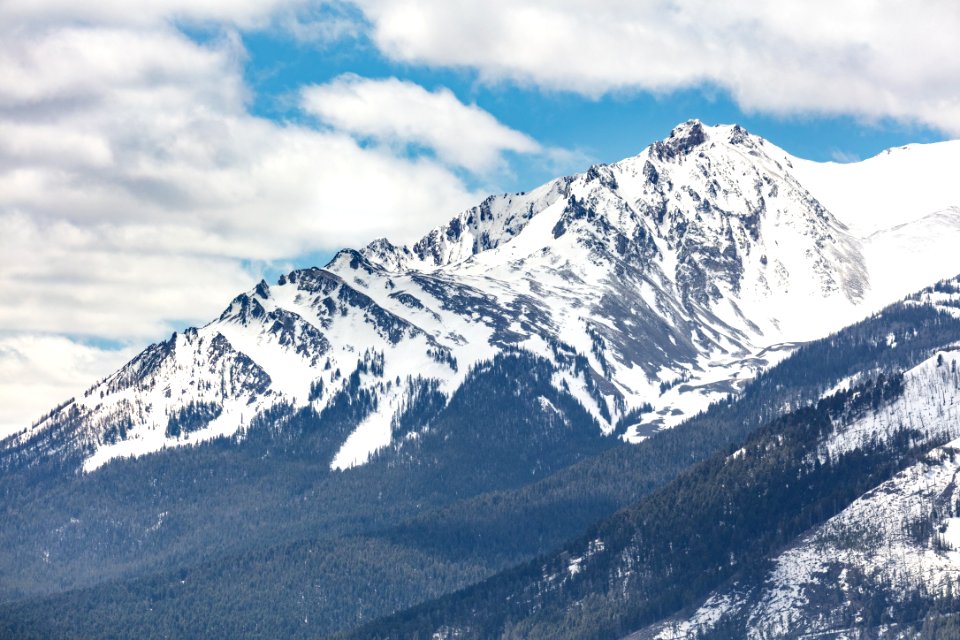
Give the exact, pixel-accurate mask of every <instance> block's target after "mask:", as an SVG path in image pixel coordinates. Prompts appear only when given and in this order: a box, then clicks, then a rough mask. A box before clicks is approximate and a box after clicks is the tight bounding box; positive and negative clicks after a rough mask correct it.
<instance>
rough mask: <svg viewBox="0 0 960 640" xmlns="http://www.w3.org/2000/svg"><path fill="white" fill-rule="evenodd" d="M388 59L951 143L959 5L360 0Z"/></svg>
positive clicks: (957, 113) (944, 0) (486, 77)
mask: <svg viewBox="0 0 960 640" xmlns="http://www.w3.org/2000/svg"><path fill="white" fill-rule="evenodd" d="M357 4H358V5H359V6H360V7H361V8H362V10H363V12H364V14H365V16H366V18H367V20H369V22H370V24H371V29H372V34H371V37H372V39H373V41H374V42H375V43H376V45H377V46H378V47H379V48H380V50H381V51H382V52H383V53H384V54H385V55H387V56H388V57H390V58H391V59H393V60H395V61H399V62H403V63H412V64H426V65H433V66H437V67H452V68H470V69H475V70H477V71H478V72H479V74H480V78H481V80H482V81H484V82H488V83H495V82H500V81H505V80H507V81H513V82H518V83H522V84H532V85H535V86H538V87H542V88H544V89H548V90H559V91H572V92H577V93H581V94H586V95H591V96H600V95H603V94H607V93H610V92H621V91H652V92H670V91H674V90H678V89H684V88H698V87H699V88H703V87H719V88H721V89H724V90H726V91H728V92H729V93H730V94H731V95H732V96H733V98H734V99H735V100H736V101H737V102H738V103H739V104H740V105H741V106H742V107H743V108H744V109H746V110H753V111H762V112H765V113H770V114H778V115H789V114H850V115H854V116H857V117H862V118H865V119H868V120H870V119H882V118H894V119H898V120H902V121H907V122H916V123H922V124H924V125H929V126H932V127H935V128H939V129H941V130H942V131H945V132H948V133H951V134H954V135H960V91H958V90H957V78H958V77H960V39H957V37H956V34H957V33H960V3H957V2H955V1H954V0H932V1H931V2H927V3H924V4H923V6H922V8H921V7H916V6H913V5H910V4H908V3H904V2H901V1H899V0H872V1H866V2H864V1H863V0H811V1H809V2H802V3H801V2H789V3H784V2H767V1H766V0H738V1H736V2H714V1H713V0H648V1H641V2H637V1H635V0H610V1H607V2H602V3H601V2H595V1H593V0H561V1H554V0H551V1H550V2H547V1H546V0H483V1H482V2H480V1H478V0H465V1H464V2H455V3H452V2H447V1H446V0H357Z"/></svg>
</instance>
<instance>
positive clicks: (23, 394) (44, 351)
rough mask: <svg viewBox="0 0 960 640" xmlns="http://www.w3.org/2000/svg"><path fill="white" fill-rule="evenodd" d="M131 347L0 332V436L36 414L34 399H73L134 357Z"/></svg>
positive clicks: (38, 410)
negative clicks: (101, 346)
mask: <svg viewBox="0 0 960 640" xmlns="http://www.w3.org/2000/svg"><path fill="white" fill-rule="evenodd" d="M135 352H136V350H135V349H132V348H121V349H100V348H97V347H93V346H89V345H84V344H79V343H77V342H74V341H72V340H69V339H67V338H64V337H60V336H43V335H19V336H0V380H3V381H4V383H3V384H2V385H0V438H3V437H5V436H7V435H10V434H12V433H14V432H16V431H19V430H20V429H22V428H24V427H26V426H28V425H29V424H31V423H32V422H33V421H35V420H36V419H38V418H39V417H40V412H41V411H43V410H44V409H38V407H37V404H36V402H37V399H38V398H50V399H56V400H52V402H51V406H47V407H46V409H52V408H53V406H52V403H53V402H60V401H63V400H66V399H68V398H71V397H73V396H75V395H77V394H78V393H81V392H82V391H83V390H84V389H87V388H89V387H90V385H91V384H92V383H93V382H94V381H95V380H97V379H98V378H100V377H102V376H103V374H104V373H105V372H107V371H111V370H113V369H116V368H118V367H119V366H120V365H122V364H123V363H124V362H126V361H127V360H129V359H130V358H132V357H133V355H134V354H135Z"/></svg>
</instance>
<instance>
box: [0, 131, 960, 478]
mask: <svg viewBox="0 0 960 640" xmlns="http://www.w3.org/2000/svg"><path fill="white" fill-rule="evenodd" d="M793 163H794V161H793V160H792V159H791V158H790V157H789V155H788V154H786V153H785V152H783V151H782V150H780V149H779V148H777V147H775V146H774V145H772V144H770V143H768V142H766V141H764V140H763V139H762V138H758V137H756V136H753V135H751V134H749V133H747V132H746V131H745V130H744V129H742V128H741V127H739V126H737V125H724V126H717V127H707V126H705V125H703V124H702V123H700V122H699V121H689V122H687V123H683V124H681V125H679V126H678V127H676V128H675V129H674V130H673V131H672V132H671V135H670V136H669V137H667V138H666V139H664V140H662V141H659V142H655V143H653V144H652V145H650V146H649V147H647V149H645V150H644V151H643V152H641V154H639V155H638V156H635V157H632V158H628V159H625V160H623V161H621V162H619V163H614V164H612V165H595V166H594V167H591V168H590V169H589V170H588V171H586V172H584V173H582V174H578V175H576V176H572V177H565V178H558V179H556V180H554V181H551V182H548V183H547V184H545V185H543V186H541V187H539V188H537V189H535V190H533V191H531V192H528V193H523V194H506V195H502V196H491V197H490V198H487V199H486V200H485V201H484V202H483V203H481V204H480V205H478V206H476V207H473V208H471V209H469V210H467V211H465V212H463V213H461V214H459V215H458V216H456V217H455V218H453V219H452V220H451V221H450V222H448V223H447V224H445V225H441V226H440V227H437V228H436V229H434V230H432V231H430V232H429V233H428V234H426V235H425V236H424V237H423V238H422V239H421V240H419V241H417V242H416V243H414V244H413V245H411V246H410V247H396V246H394V245H393V244H391V243H390V242H389V241H387V240H384V239H381V240H376V241H374V242H372V243H370V244H369V245H367V247H364V248H363V249H360V250H359V251H355V250H350V249H347V250H343V251H341V252H339V253H338V254H337V255H336V256H335V257H334V258H333V259H332V260H331V261H330V262H329V263H328V264H327V265H326V267H325V268H324V269H317V268H312V269H301V270H295V271H293V272H291V273H289V274H285V275H283V276H281V278H279V279H278V281H277V283H276V284H273V285H269V284H267V283H266V282H263V281H262V282H261V283H260V284H258V285H257V286H256V287H254V288H253V289H252V290H250V291H248V292H247V293H244V294H241V295H240V296H237V298H235V299H234V301H233V302H232V303H231V304H230V305H229V306H228V307H227V309H225V310H224V312H223V313H222V314H221V315H220V316H219V318H217V319H216V320H214V321H212V322H211V323H209V324H208V325H205V326H204V327H201V328H197V329H188V330H186V331H184V332H183V333H180V334H174V336H172V337H171V338H170V339H169V340H167V341H166V342H164V343H160V344H158V345H153V346H151V347H149V348H148V349H147V350H146V351H144V352H143V353H142V354H140V355H139V356H137V357H136V358H134V359H133V360H132V361H131V362H130V363H129V364H128V365H127V366H125V367H124V368H122V369H121V370H120V371H119V372H117V373H116V374H113V375H112V376H108V377H107V378H105V379H104V380H103V381H101V382H99V383H97V384H96V385H94V386H93V387H91V388H90V389H88V390H87V392H86V393H85V394H84V396H83V397H78V398H77V399H75V401H74V402H73V403H72V404H68V405H67V406H66V407H63V408H61V409H59V410H58V411H55V412H53V415H48V416H47V417H46V418H44V419H43V420H41V421H39V422H38V423H37V424H36V425H34V426H33V427H31V428H30V429H28V430H27V431H25V432H21V433H20V434H17V435H15V436H13V437H11V438H8V439H7V440H5V441H4V442H3V443H2V444H0V459H3V458H4V457H5V458H6V459H8V460H9V459H11V455H12V454H14V453H15V454H16V457H17V458H18V459H21V458H23V456H26V453H25V452H26V451H27V450H29V449H31V448H33V449H34V450H40V449H43V448H46V449H47V450H49V451H61V453H64V452H73V453H77V454H78V455H80V457H82V458H83V464H82V466H83V468H84V469H85V470H86V471H93V470H95V469H97V468H99V467H100V466H101V465H102V464H105V463H107V462H109V461H110V460H112V459H115V458H117V457H124V456H128V455H142V454H145V453H149V452H151V451H157V450H160V449H162V448H165V447H170V446H181V445H185V444H191V443H196V442H200V441H203V440H206V439H211V438H216V437H234V436H239V437H242V436H243V433H244V430H245V429H246V428H247V425H249V424H250V423H251V421H252V420H254V419H255V418H256V416H257V415H258V414H262V413H263V412H265V411H268V410H269V409H270V408H271V407H274V406H278V405H279V404H291V405H293V406H306V405H310V406H312V407H314V408H315V409H317V410H322V408H323V407H325V406H327V405H329V404H330V403H331V402H332V401H333V399H334V398H335V397H336V396H337V394H338V393H339V392H341V391H342V390H343V389H345V388H347V384H348V381H349V380H350V379H351V376H354V375H355V377H356V379H357V381H358V384H359V386H358V388H362V389H364V390H365V392H367V393H370V394H372V397H373V398H374V400H373V401H372V404H373V405H374V406H373V407H372V408H371V410H370V411H369V412H368V413H367V415H365V416H364V417H363V419H362V420H361V422H360V423H359V424H357V425H356V428H355V430H354V431H353V432H352V433H351V434H350V435H349V436H348V437H347V439H346V440H345V441H344V442H343V443H342V446H341V451H340V453H339V454H338V456H337V457H336V459H335V460H334V463H333V465H332V466H333V468H335V469H346V468H349V467H351V466H354V465H356V464H362V463H363V462H364V461H366V460H367V459H369V457H370V456H371V455H372V454H373V453H374V452H376V451H377V450H380V449H383V448H384V447H387V446H390V445H392V444H395V443H397V442H402V440H403V439H404V438H410V437H416V433H417V429H418V428H420V429H422V428H425V426H424V425H419V427H417V428H414V429H413V430H412V431H409V432H405V433H394V428H393V426H391V425H392V424H393V423H394V422H396V420H398V419H399V413H398V412H399V411H401V409H402V407H403V406H405V404H406V403H407V402H408V401H409V400H410V398H409V395H408V389H409V385H408V383H406V382H405V379H406V378H407V377H408V376H410V374H411V372H413V371H416V372H418V375H419V376H420V377H422V378H425V379H431V380H434V381H436V384H437V388H438V390H439V392H440V393H443V394H444V395H445V396H446V397H449V396H450V395H451V394H452V392H453V391H454V390H455V389H456V388H457V386H458V384H459V383H460V382H461V381H462V380H463V378H464V376H465V375H466V374H467V372H468V371H469V370H470V368H471V367H473V366H475V365H476V364H477V363H479V362H481V361H483V360H485V359H489V358H490V357H492V356H493V355H495V354H496V353H498V352H501V351H502V350H503V349H510V348H520V349H525V350H529V351H531V352H533V353H536V354H538V355H541V356H544V357H547V358H550V359H553V360H555V361H557V363H558V366H559V370H558V373H557V374H556V379H555V381H554V383H555V384H556V385H557V386H560V387H564V388H567V389H571V390H572V392H573V393H574V395H575V396H576V397H577V398H578V399H579V400H580V402H581V403H582V404H583V406H584V407H585V408H586V409H587V410H588V412H589V413H590V414H591V415H592V416H593V417H594V419H596V420H597V422H598V424H599V425H600V427H601V430H602V431H603V432H604V433H607V434H613V433H615V432H616V433H617V434H618V435H619V436H621V437H625V438H627V439H629V440H631V441H638V440H642V439H643V438H644V437H646V435H648V434H649V433H652V432H654V431H656V430H657V429H659V428H664V427H669V426H672V425H675V424H677V423H679V422H680V421H681V420H682V419H683V418H685V417H688V416H690V415H693V414H694V413H696V412H697V411H699V410H702V409H704V408H705V407H706V406H707V405H708V404H709V403H710V402H712V401H716V400H717V399H720V398H722V397H724V396H725V395H726V394H729V393H734V392H736V390H737V389H738V388H739V387H740V386H742V384H743V382H744V381H745V380H747V379H749V378H750V377H752V376H753V375H755V374H756V373H757V372H758V371H760V370H761V369H762V368H764V367H766V366H769V365H770V364H772V363H774V362H776V361H777V360H778V359H779V358H782V357H783V356H784V355H786V353H789V351H790V350H791V349H792V348H793V347H792V345H794V344H796V343H798V342H802V341H804V340H809V339H811V338H814V337H819V336H821V335H825V334H826V333H827V332H828V331H829V330H833V329H837V328H839V327H840V326H843V324H846V323H848V322H850V321H852V320H854V319H857V318H858V317H862V316H863V315H866V313H869V312H870V311H872V310H873V309H874V308H875V307H877V305H878V304H879V303H881V302H891V301H892V300H893V299H896V296H895V294H896V293H898V292H899V290H900V289H902V288H903V287H904V286H906V285H907V284H909V282H898V283H897V287H898V289H896V290H890V291H879V289H880V287H879V285H878V284H877V283H875V282H873V281H871V278H870V274H869V272H868V271H867V267H866V263H867V259H866V258H865V256H864V245H863V243H862V242H861V240H860V239H858V238H856V237H855V236H853V235H851V234H850V233H849V228H848V227H847V225H846V224H845V223H844V222H843V221H842V220H840V219H838V218H836V217H835V216H834V215H832V214H831V213H830V212H829V211H828V210H826V209H825V208H824V207H823V206H822V205H821V204H820V203H819V201H818V200H817V199H816V198H815V197H814V196H813V195H811V193H810V192H809V191H807V190H806V189H805V188H804V187H803V185H802V184H801V183H800V182H799V181H798V180H797V179H796V178H794V177H793V176H792V174H791V173H790V170H791V168H792V167H791V165H792V164H793ZM948 215H949V214H948ZM911 228H912V227H911ZM957 233H958V236H960V226H958V231H957ZM950 237H951V238H952V236H950ZM941 257H942V256H941ZM954 262H957V261H955V260H952V259H950V258H949V256H947V257H943V259H942V260H939V261H938V262H937V264H936V265H935V266H934V267H932V268H931V269H927V270H926V271H930V270H933V271H937V272H939V271H944V270H946V269H948V268H949V269H953V270H954V271H955V270H960V264H957V265H954V264H953V263H954ZM944 275H947V274H940V276H941V277H942V276H944ZM931 279H932V278H931ZM911 282H912V281H911ZM811 318H817V320H818V321H817V322H811ZM638 336H643V339H638ZM560 353H566V354H567V355H568V356H572V355H576V354H579V355H582V356H583V357H584V358H586V362H587V364H588V368H589V372H587V371H586V370H585V369H580V370H574V368H572V367H571V366H569V365H561V364H560V361H561V360H563V358H559V359H558V356H557V354H560ZM371 363H373V364H374V366H371ZM564 367H566V368H564ZM588 373H589V375H588ZM200 403H205V404H204V405H203V406H201V404H200ZM647 407H649V408H650V410H649V411H646V410H645V409H646V408H647ZM644 414H646V415H645V417H644ZM628 416H629V417H631V420H632V423H631V424H621V422H622V421H623V420H624V419H625V418H627V417H628ZM637 417H639V419H637ZM181 422H183V423H184V424H188V425H189V428H188V429H182V428H179V427H177V425H178V424H179V423H181ZM171 425H174V426H173V427H171ZM172 431H176V433H172ZM44 434H47V435H46V436H45V435H44ZM58 447H59V449H58ZM27 457H28V456H27Z"/></svg>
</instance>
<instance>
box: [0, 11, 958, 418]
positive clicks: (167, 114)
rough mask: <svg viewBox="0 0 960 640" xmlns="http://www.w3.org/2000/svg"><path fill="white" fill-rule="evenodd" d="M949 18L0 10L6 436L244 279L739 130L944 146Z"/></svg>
mask: <svg viewBox="0 0 960 640" xmlns="http://www.w3.org/2000/svg"><path fill="white" fill-rule="evenodd" d="M957 33H960V3H957V2H955V0H930V2H927V3H924V5H923V10H922V11H919V10H917V9H916V7H914V6H913V5H909V6H908V5H905V4H904V3H902V2H899V1H898V0H805V1H803V2H800V1H794V0H788V1H783V2H775V3H774V2H768V1H767V0H741V1H740V2H737V3H717V2H713V1H712V0H551V1H547V0H458V1H457V2H450V1H449V0H229V1H227V0H200V1H198V0H155V1H154V2H150V3H114V2H97V1H96V0H95V1H93V2H87V3H64V2H62V0H8V1H7V2H4V3H2V4H0V299H2V300H4V303H3V304H2V305H0V433H2V432H3V431H4V430H5V429H12V428H15V427H16V426H22V425H23V424H25V423H28V422H29V421H30V420H31V419H32V418H31V417H35V416H37V415H39V414H41V413H43V412H44V411H45V410H46V409H48V408H49V407H50V406H52V405H54V404H56V403H57V402H59V401H61V400H63V399H64V398H66V397H69V396H70V395H72V394H75V393H77V392H79V391H82V390H83V389H84V388H86V386H88V385H89V384H90V383H91V382H92V381H93V380H94V379H95V378H97V377H100V376H103V375H105V374H107V373H109V372H110V371H112V370H114V369H115V368H116V367H117V366H118V365H119V364H121V363H122V362H123V361H124V360H125V359H126V358H129V357H130V356H132V355H134V354H135V353H137V352H138V351H139V350H140V349H142V348H143V347H144V346H145V345H147V344H149V343H150V342H154V341H157V340H160V339H163V338H165V337H166V336H168V335H169V333H170V332H171V331H173V330H179V329H182V328H183V327H185V326H188V325H193V324H202V323H205V322H206V321H208V320H209V319H210V318H212V317H215V316H216V315H217V314H218V313H219V312H220V311H221V310H222V308H223V307H224V306H225V305H226V304H227V303H228V302H229V300H230V299H231V298H233V296H235V295H236V294H237V293H238V292H241V291H244V290H247V289H249V288H250V287H251V286H252V285H253V284H254V283H256V281H257V280H259V278H261V277H263V276H267V277H274V276H275V275H276V274H278V273H280V272H283V271H286V270H288V269H291V268H293V267H296V266H312V265H315V264H322V263H323V262H325V261H326V260H327V259H328V258H329V256H330V255H332V253H333V252H334V251H336V250H337V249H339V248H341V247H345V246H353V247H356V246H362V245H363V244H365V243H366V242H369V241H370V240H372V239H374V238H376V237H381V236H386V237H389V238H391V239H392V240H394V241H397V242H406V241H411V240H413V239H415V238H417V237H418V236H420V235H422V234H423V233H424V232H426V231H427V230H429V229H430V228H431V227H432V226H434V225H437V224H440V223H442V222H444V221H445V220H447V219H449V217H450V216H451V215H453V214H454V213H456V212H457V211H459V210H462V209H463V208H465V207H468V206H471V205H472V204H475V203H476V202H478V201H479V200H480V199H482V198H483V197H484V195H486V194H487V193H490V192H503V191H519V190H527V189H530V188H532V187H535V186H537V185H539V184H541V183H543V182H545V181H546V180H548V179H550V178H553V177H555V176H557V175H560V174H569V173H573V172H577V171H582V170H584V169H586V168H587V167H588V166H589V165H590V164H593V163H598V162H613V161H616V160H619V159H622V158H624V157H627V156H630V155H633V154H636V153H639V152H640V151H641V150H642V149H643V148H644V147H645V146H646V145H648V144H649V143H651V142H653V141H655V140H658V139H661V138H663V137H665V136H666V135H668V133H669V131H670V129H671V128H672V127H673V126H674V125H676V124H677V123H679V122H682V121H685V120H687V119H690V118H699V119H701V120H703V121H704V122H707V123H710V124H716V123H729V122H737V123H739V124H741V125H743V126H745V127H746V128H747V129H748V130H750V131H751V132H753V133H755V134H758V135H761V136H763V137H765V138H767V139H769V140H770V141H772V142H773V143H775V144H777V145H779V146H781V147H783V148H785V149H786V150H787V151H789V152H791V153H793V154H795V155H798V156H801V157H806V158H810V159H815V160H823V161H827V160H840V161H850V160H856V159H858V158H867V157H869V156H872V155H874V154H876V153H878V152H879V151H881V150H883V149H885V148H889V147H893V146H900V145H904V144H908V143H917V142H932V141H937V140H944V139H953V138H956V137H958V136H960V80H958V79H960V40H958V39H957V37H956V34H957Z"/></svg>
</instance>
